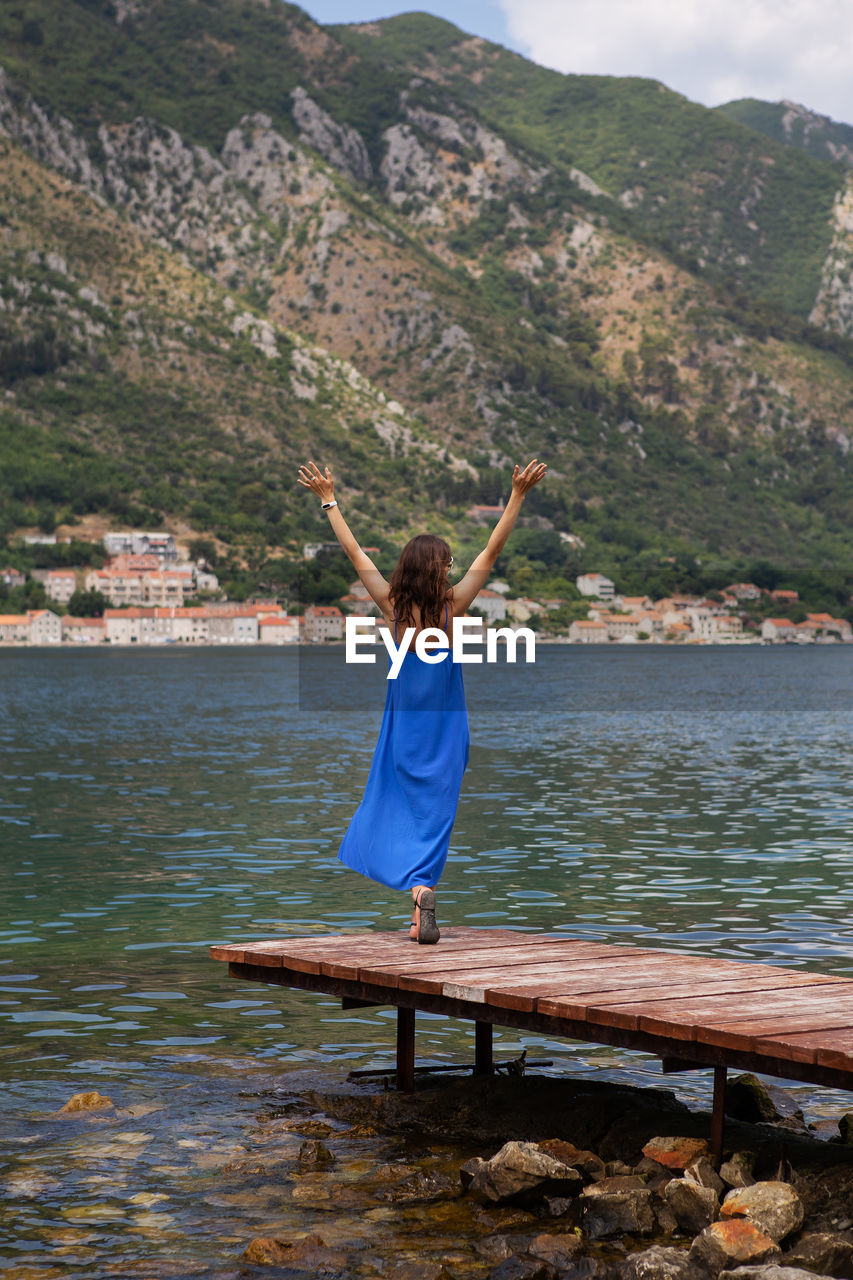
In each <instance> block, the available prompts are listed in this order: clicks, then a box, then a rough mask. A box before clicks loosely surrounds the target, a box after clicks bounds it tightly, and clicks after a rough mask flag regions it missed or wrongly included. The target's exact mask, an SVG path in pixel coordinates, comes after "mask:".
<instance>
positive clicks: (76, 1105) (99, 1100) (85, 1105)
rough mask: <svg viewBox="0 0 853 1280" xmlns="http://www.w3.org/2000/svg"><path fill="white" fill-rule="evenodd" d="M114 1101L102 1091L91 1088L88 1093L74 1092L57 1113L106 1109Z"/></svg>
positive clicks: (111, 1105) (113, 1104) (59, 1114)
mask: <svg viewBox="0 0 853 1280" xmlns="http://www.w3.org/2000/svg"><path fill="white" fill-rule="evenodd" d="M114 1106H115V1103H114V1102H113V1100H112V1098H107V1097H106V1096H105V1095H104V1094H103V1093H96V1092H95V1091H94V1090H92V1091H91V1092H90V1093H75V1094H73V1095H72V1096H71V1097H70V1098H69V1099H68V1101H67V1102H66V1103H65V1106H64V1107H60V1108H59V1110H58V1111H57V1113H56V1114H57V1115H58V1116H61V1115H65V1114H68V1113H69V1112H71V1111H106V1110H107V1109H108V1108H109V1107H114Z"/></svg>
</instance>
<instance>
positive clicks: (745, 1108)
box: [725, 1072, 806, 1131]
mask: <svg viewBox="0 0 853 1280" xmlns="http://www.w3.org/2000/svg"><path fill="white" fill-rule="evenodd" d="M725 1105H726V1115H727V1116H731V1117H732V1119H733V1120H744V1121H746V1122H747V1124H761V1123H764V1124H784V1125H785V1127H786V1128H792V1129H797V1130H800V1131H804V1130H805V1128H806V1125H805V1122H804V1120H803V1113H802V1111H800V1109H799V1108H798V1107H797V1105H796V1103H795V1102H793V1101H792V1099H791V1096H790V1094H789V1093H788V1091H787V1090H785V1089H777V1088H774V1087H773V1086H772V1085H766V1084H764V1082H763V1081H762V1080H759V1078H758V1076H756V1075H753V1074H752V1072H747V1073H746V1074H745V1075H742V1076H735V1078H734V1079H733V1080H730V1081H729V1082H728V1084H727V1085H726V1104H725Z"/></svg>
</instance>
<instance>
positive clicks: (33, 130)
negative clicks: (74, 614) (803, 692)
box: [0, 0, 853, 602]
mask: <svg viewBox="0 0 853 1280" xmlns="http://www.w3.org/2000/svg"><path fill="white" fill-rule="evenodd" d="M16 12H17V16H15V13H13V12H12V11H11V10H9V9H6V8H4V9H3V10H2V13H0V63H2V66H3V68H4V74H3V76H2V77H0V129H2V131H3V133H4V134H5V136H6V141H5V143H3V145H2V157H0V241H2V244H3V248H4V254H3V278H2V282H0V283H2V299H3V303H4V306H3V309H2V311H0V379H2V381H3V384H4V386H5V388H6V395H5V401H4V402H3V404H4V407H3V409H2V411H0V440H2V453H0V497H2V498H3V526H2V527H3V531H4V533H5V534H6V535H7V536H8V535H11V534H12V533H13V532H14V531H15V530H17V529H20V528H22V527H28V526H29V527H32V526H34V525H41V526H42V527H45V528H49V527H52V525H54V524H56V523H57V522H59V523H61V524H63V526H65V525H68V526H69V527H71V526H74V525H75V522H76V523H77V525H78V526H80V524H81V522H83V521H84V520H86V519H88V520H90V521H93V520H95V519H101V520H103V519H104V518H105V517H107V518H112V519H114V520H115V521H117V522H124V523H127V522H130V523H145V522H149V523H153V524H158V523H160V522H166V523H169V522H171V525H172V526H174V527H175V528H176V529H179V530H180V531H182V532H184V533H185V534H186V535H187V536H196V537H205V536H208V537H213V538H215V539H217V540H218V547H219V553H220V555H221V556H222V557H224V558H226V559H229V562H230V565H231V574H232V579H233V580H235V581H236V580H238V579H239V580H240V581H241V582H242V583H243V584H244V585H251V583H252V582H254V583H255V584H256V585H258V586H262V587H264V589H273V588H275V586H276V585H277V584H282V583H285V584H286V583H288V582H291V583H293V582H295V581H296V580H297V579H298V575H299V573H300V566H299V564H298V561H297V557H298V552H299V548H300V546H301V541H302V540H303V539H304V538H306V537H312V538H315V537H317V536H318V534H322V531H323V525H322V522H321V521H320V520H319V518H318V515H317V513H316V511H315V510H314V509H313V508H312V507H311V506H310V505H306V499H305V495H304V493H303V492H302V491H301V490H299V489H298V487H297V486H296V485H295V483H293V473H294V472H295V467H296V465H297V464H298V462H300V461H302V460H303V458H304V457H305V455H306V454H307V453H308V452H310V453H312V454H316V453H320V452H322V454H323V457H324V458H325V459H326V460H328V461H329V462H330V464H331V465H332V466H333V468H334V469H335V470H336V472H337V473H338V474H339V476H340V488H341V497H342V501H344V500H345V501H346V505H347V512H348V514H349V515H350V516H351V517H352V519H353V523H354V525H355V526H356V528H357V531H358V532H359V534H360V535H361V536H362V537H363V538H364V539H365V540H367V541H370V542H373V543H378V544H379V545H380V546H381V547H382V548H383V554H385V555H387V556H392V555H393V547H394V546H395V545H398V544H399V539H400V538H401V537H403V536H404V535H405V534H407V533H408V532H411V531H414V530H415V529H417V528H420V527H423V525H424V523H425V522H428V523H429V526H430V527H432V528H435V529H437V530H438V531H440V532H442V533H444V534H445V535H446V536H450V537H452V538H453V539H454V544H455V545H457V546H460V548H461V549H462V550H463V554H464V553H465V552H466V551H467V550H470V549H473V548H474V547H476V545H478V542H479V541H480V540H481V539H482V536H483V535H482V533H481V532H480V531H479V530H478V529H477V528H476V526H475V525H474V524H472V523H471V522H470V521H469V520H468V519H467V517H466V514H465V513H466V510H467V508H468V506H469V505H470V504H471V503H472V502H485V503H491V502H495V501H497V500H498V499H499V498H500V497H501V496H502V495H503V496H506V492H507V484H508V476H509V474H510V472H511V468H512V464H513V463H514V462H515V461H516V460H525V459H526V458H528V457H531V456H534V455H535V456H539V457H543V458H545V459H547V461H548V462H549V466H550V476H549V480H548V483H547V485H543V486H542V487H541V489H539V490H537V491H535V492H534V494H533V495H531V498H530V500H529V503H528V506H527V507H526V509H525V517H526V519H527V520H528V521H529V527H528V528H527V529H525V530H522V531H520V532H519V533H518V534H517V535H516V537H515V538H514V540H513V543H512V544H511V554H510V555H509V556H508V558H507V559H506V561H505V563H504V564H503V565H502V566H501V568H502V571H503V572H505V573H507V574H508V575H509V576H510V578H511V579H512V580H513V582H514V583H515V584H516V585H518V586H519V588H520V589H527V588H531V589H532V586H533V585H535V584H539V585H541V586H543V588H544V586H547V585H549V584H550V587H551V589H552V593H554V594H558V593H559V591H560V589H561V588H560V586H559V581H565V580H566V579H569V578H571V577H572V576H573V574H574V573H575V572H576V571H577V570H578V568H579V567H593V568H600V569H602V570H604V571H610V572H618V573H619V574H620V580H621V581H623V582H624V583H625V584H626V586H627V585H628V583H629V580H630V583H632V584H634V585H636V586H637V588H638V589H639V587H640V586H641V585H642V584H651V582H652V579H654V581H655V583H657V584H658V585H659V586H660V587H661V588H668V587H672V586H676V585H679V584H680V583H681V584H686V583H687V582H688V581H690V582H694V583H697V582H698V583H700V584H704V585H710V586H713V585H722V584H723V583H724V582H725V581H727V580H730V579H731V576H732V575H736V574H739V573H740V572H741V570H742V571H743V572H746V569H747V568H748V567H749V566H750V565H751V563H752V562H754V561H755V560H756V559H761V560H763V561H766V562H767V564H765V566H764V571H765V572H771V569H768V567H767V566H768V565H770V566H771V567H772V566H774V565H775V568H772V575H774V581H775V580H776V579H778V580H780V581H781V577H784V576H785V575H787V576H788V578H790V577H791V576H792V575H794V576H796V573H797V572H801V573H806V572H808V571H811V570H812V569H815V568H819V569H821V571H822V572H823V573H824V574H825V573H826V572H827V571H828V570H829V568H830V567H833V566H837V565H842V566H846V565H848V564H849V540H848V523H849V511H850V509H851V499H853V474H851V464H850V462H849V461H848V458H849V448H850V439H851V407H853V346H851V345H850V344H849V343H848V341H847V340H846V338H844V337H843V336H833V334H832V333H831V332H828V331H827V330H832V329H838V328H840V329H842V330H843V329H844V324H839V323H837V317H836V316H835V315H833V316H830V315H829V312H828V311H827V318H826V325H825V328H824V329H819V328H817V327H815V326H814V325H809V324H808V323H806V321H805V319H804V316H805V315H806V314H808V313H809V312H811V313H812V315H813V317H814V315H815V307H816V305H817V303H816V299H818V301H819V290H820V288H821V283H820V282H821V270H825V263H826V261H827V260H828V259H827V256H826V255H827V252H828V249H829V246H830V238H831V234H832V227H831V224H830V213H831V211H832V208H833V201H834V200H835V197H836V194H837V192H838V189H839V187H840V185H841V181H842V175H843V170H841V167H840V166H837V165H834V164H828V163H826V162H824V161H821V160H818V159H813V158H811V157H808V156H805V155H802V154H800V153H799V152H798V151H797V150H796V149H794V148H791V147H786V146H784V145H783V144H781V143H771V142H770V141H766V140H763V139H762V140H761V141H760V143H757V142H756V141H755V139H756V134H755V132H754V130H751V129H747V128H745V127H744V126H742V125H739V124H737V123H735V122H732V121H727V120H724V119H722V118H721V117H720V115H719V114H715V113H712V112H707V111H704V109H702V108H699V107H695V106H694V105H693V104H690V103H687V102H686V101H685V100H684V99H681V98H679V97H678V96H677V95H673V94H668V93H667V91H665V90H663V89H662V88H661V87H660V86H656V85H650V84H649V83H648V82H645V83H643V82H626V81H612V80H610V81H608V80H605V79H603V78H602V79H600V80H595V81H593V80H591V79H590V78H579V77H556V78H555V77H554V73H550V72H543V71H542V69H541V68H537V67H533V66H532V64H528V63H525V62H524V60H523V59H519V58H516V57H515V56H514V55H510V54H507V53H505V51H503V50H499V49H497V48H496V47H495V46H487V45H485V43H484V42H482V41H476V40H473V39H471V38H469V37H465V36H464V35H463V34H462V33H460V32H458V31H457V29H456V28H453V27H451V26H450V25H449V24H444V23H438V22H436V21H434V20H427V19H424V18H423V17H422V15H410V16H409V17H408V18H406V19H395V20H391V21H390V22H388V23H382V24H376V25H375V28H374V27H371V28H370V29H366V28H363V27H362V28H359V29H357V30H352V29H343V30H341V29H334V30H331V31H324V30H322V29H321V28H319V27H317V26H316V25H315V24H313V23H312V22H311V21H310V19H308V18H307V17H306V16H305V15H304V14H302V13H301V12H300V11H298V10H296V9H295V8H294V7H292V6H286V5H282V6H280V7H276V8H267V7H266V6H265V5H264V4H263V3H261V0H256V2H255V0H253V2H251V3H248V4H247V3H243V2H242V0H241V3H239V4H238V3H236V2H235V3H232V2H231V0H208V2H207V3H205V4H203V5H202V4H192V3H190V2H189V0H170V3H168V4H166V3H165V0H162V2H160V0H134V3H132V4H131V3H130V0H121V3H117V4H115V5H114V4H112V3H109V2H108V0H104V2H103V3H100V0H98V2H97V3H96V0H86V3H85V4H84V3H82V2H80V0H77V2H74V3H69V4H68V5H65V6H60V7H57V6H54V5H51V4H49V3H47V0H28V4H27V10H26V17H23V16H22V11H16ZM419 36H420V38H421V45H420V51H418V49H417V47H416V45H417V38H418V37H419ZM418 58H419V59H420V61H418ZM472 60H473V61H472ZM131 66H133V68H134V74H133V75H132V76H130V75H128V74H126V72H127V71H128V69H129V68H130V67H131ZM415 66H418V67H419V69H420V70H419V75H418V76H417V77H415V78H414V79H413V70H414V68H415ZM580 81H583V83H580ZM510 89H512V92H511V93H510V92H509V90H510ZM561 95H562V96H561ZM585 95H586V97H585ZM584 100H586V101H587V102H588V107H587V109H586V110H579V109H575V110H571V111H570V110H568V109H567V104H569V105H570V104H571V103H574V104H575V107H576V108H577V106H578V104H580V103H582V102H583V101H584ZM643 104H645V105H643ZM656 104H657V105H656ZM661 104H663V105H662V106H661ZM644 113H645V114H644ZM643 120H645V127H642V121H643ZM643 162H645V163H643ZM761 165H763V166H764V169H763V170H762V172H763V173H764V174H765V177H764V178H763V179H762V180H761V182H760V183H758V188H756V182H757V179H756V174H757V173H758V170H759V168H760V166H761ZM756 166H758V168H757V167H756ZM640 173H642V174H643V175H644V177H643V187H642V191H636V192H635V193H634V196H635V197H636V198H634V197H632V198H626V196H625V193H626V191H628V190H629V187H628V186H625V185H624V184H625V183H629V182H630V181H633V179H636V178H637V175H638V174H640ZM738 174H739V176H737V175H738ZM632 175H633V179H632ZM745 175H750V176H748V177H747V176H745ZM739 182H747V185H749V184H752V185H751V186H750V190H757V194H756V195H755V199H754V201H753V203H752V204H751V205H748V207H747V209H746V212H744V211H743V209H742V208H740V206H738V203H737V201H738V192H739V191H740V187H738V185H737V184H738V183H739ZM732 184H734V185H732ZM633 185H634V186H635V187H636V186H638V183H637V182H634V184H633ZM630 189H631V190H633V187H631V188H630ZM786 192H787V197H786ZM620 196H621V197H622V198H621V200H620V199H619V198H618V197H620ZM741 204H743V201H742V200H741ZM835 207H836V208H837V205H836V206H835ZM754 220H756V226H757V227H758V228H759V229H758V232H757V233H755V232H753V231H752V230H751V229H750V227H749V225H748V224H749V222H751V221H754ZM792 220H793V221H792ZM793 222H799V223H801V224H802V225H803V226H805V227H807V228H810V229H811V231H814V237H812V235H811V231H810V234H809V235H807V236H800V237H798V238H797V244H796V245H794V246H791V245H788V244H787V242H786V236H785V234H784V231H785V228H786V227H788V228H789V229H790V227H791V226H792V225H793ZM816 229H820V235H818V233H817V230H816ZM676 233H677V235H678V236H679V237H680V240H679V241H678V243H677V244H674V241H673V236H675V235H676ZM752 236H754V237H755V242H753V240H751V239H750V237H752ZM821 236H822V239H821ZM753 243H755V244H757V245H758V247H757V248H756V249H755V251H754V252H752V255H751V256H750V255H749V254H748V253H747V252H746V248H745V247H746V246H749V245H752V244H753ZM835 247H836V250H837V251H838V252H841V251H842V250H841V249H838V246H837V245H836V246H835ZM699 248H703V249H704V252H705V253H706V255H707V256H705V257H704V260H703V262H701V263H700V262H697V261H696V260H695V258H696V255H697V252H698V249H699ZM842 248H843V245H842ZM798 255H799V256H798ZM740 259H745V261H740ZM809 291H811V294H809ZM842 292H843V290H842ZM783 295H784V297H783ZM827 296H828V295H827ZM834 296H835V295H833V297H834ZM767 299H775V300H776V301H775V305H770V304H769V303H768V302H767ZM783 302H784V305H783ZM836 311H838V308H837V307H836ZM567 530H571V531H572V532H574V533H576V534H579V535H580V536H581V537H582V539H583V540H584V542H585V543H586V550H585V551H584V552H583V553H578V552H576V551H572V550H570V549H569V548H568V547H567V546H566V544H565V543H563V542H561V541H560V539H559V537H558V533H559V532H565V531H567ZM846 572H847V570H846V568H845V567H842V570H841V575H840V577H839V578H838V587H837V590H838V593H839V594H840V597H841V598H843V599H844V600H845V602H846V596H845V595H844V593H845V591H846V595H849V594H850V590H851V589H853V580H852V581H851V582H850V584H849V587H846V586H845V582H846V578H845V574H846ZM780 575H781V577H780ZM555 584H556V585H555Z"/></svg>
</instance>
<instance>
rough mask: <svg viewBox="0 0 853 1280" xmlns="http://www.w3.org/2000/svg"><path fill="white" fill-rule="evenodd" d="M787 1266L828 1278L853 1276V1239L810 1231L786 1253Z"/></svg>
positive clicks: (836, 1234)
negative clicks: (801, 1268)
mask: <svg viewBox="0 0 853 1280" xmlns="http://www.w3.org/2000/svg"><path fill="white" fill-rule="evenodd" d="M783 1262H784V1264H785V1266H790V1267H797V1268H799V1267H804V1268H805V1269H806V1270H807V1271H815V1272H818V1273H819V1274H823V1275H828V1276H846V1277H850V1276H853V1237H850V1236H847V1237H845V1236H842V1235H841V1234H840V1233H839V1232H837V1231H832V1232H829V1231H809V1232H805V1233H804V1234H803V1235H801V1236H800V1238H799V1240H797V1241H796V1242H795V1244H794V1245H793V1246H792V1247H791V1248H790V1249H789V1250H788V1251H787V1252H786V1253H785V1256H784V1259H783Z"/></svg>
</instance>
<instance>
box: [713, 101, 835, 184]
mask: <svg viewBox="0 0 853 1280" xmlns="http://www.w3.org/2000/svg"><path fill="white" fill-rule="evenodd" d="M715 110H717V111H718V112H719V113H720V114H721V115H724V116H728V118H729V119H730V120H737V122H738V123H739V124H745V125H747V126H748V127H749V128H750V129H755V130H756V132H758V133H763V134H765V136H766V137H768V138H773V139H774V141H776V142H783V143H785V145H786V146H791V147H798V148H799V149H800V150H802V151H807V152H808V154H809V155H811V156H815V157H816V158H817V159H818V160H830V161H837V162H838V163H840V164H843V165H847V166H848V168H853V125H849V124H840V123H838V121H836V120H831V119H830V118H829V116H822V115H819V114H818V112H816V111H810V110H809V109H808V107H804V106H801V105H800V103H798V102H788V101H783V102H762V101H760V99H758V98H739V99H738V100H737V101H736V102H725V103H723V105H722V106H721V107H717V108H715Z"/></svg>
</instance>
